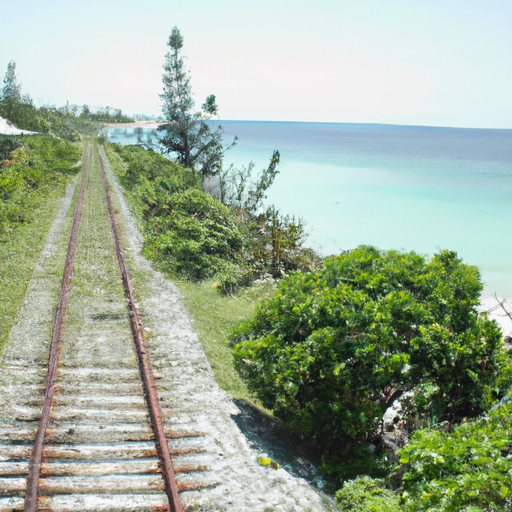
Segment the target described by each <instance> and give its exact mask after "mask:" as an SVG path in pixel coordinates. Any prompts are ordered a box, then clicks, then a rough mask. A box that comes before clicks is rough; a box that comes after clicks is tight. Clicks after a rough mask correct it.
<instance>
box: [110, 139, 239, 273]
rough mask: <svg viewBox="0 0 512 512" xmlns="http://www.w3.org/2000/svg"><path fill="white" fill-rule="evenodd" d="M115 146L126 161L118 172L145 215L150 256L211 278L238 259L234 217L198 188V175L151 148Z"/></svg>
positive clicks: (167, 266)
mask: <svg viewBox="0 0 512 512" xmlns="http://www.w3.org/2000/svg"><path fill="white" fill-rule="evenodd" d="M109 147H112V145H109ZM114 147H115V151H116V152H117V154H119V155H120V156H121V157H122V160H123V161H124V164H123V163H122V162H118V163H117V165H116V170H117V173H118V174H119V175H120V179H121V181H122V183H123V185H125V187H126V188H127V189H128V190H129V191H131V195H132V198H133V202H134V203H135V205H136V209H137V210H138V212H139V214H140V216H141V217H142V218H143V219H144V230H145V234H146V245H145V249H146V251H147V254H148V255H149V256H150V257H151V258H152V259H154V260H156V261H157V262H158V263H159V264H160V265H161V266H162V267H163V268H164V269H165V270H167V271H169V272H173V273H177V274H179V275H182V276H184V277H187V278H189V279H193V280H198V279H204V278H206V277H212V276H213V275H215V274H216V273H218V272H220V271H223V270H224V269H226V268H228V267H229V265H230V264H232V263H233V262H235V261H237V260H238V259H239V252H240V250H241V247H242V237H241V232H240V229H239V227H238V223H237V219H236V216H235V215H234V213H233V212H231V211H230V210H229V209H228V208H227V207H226V206H224V205H222V204H221V203H219V202H218V201H216V200H215V199H213V198H212V197H211V196H209V195H208V194H206V193H205V192H203V191H202V190H201V185H200V181H198V178H197V175H196V173H194V172H193V171H192V170H191V169H186V168H183V167H181V166H180V165H177V164H175V163H173V162H170V161H169V160H168V159H166V158H164V157H163V156H162V155H159V154H157V153H155V152H153V151H151V150H149V151H146V150H145V149H142V148H139V147H136V146H114ZM111 153H112V152H110V154H111Z"/></svg>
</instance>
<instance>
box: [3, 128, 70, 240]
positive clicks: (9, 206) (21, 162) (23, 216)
mask: <svg viewBox="0 0 512 512" xmlns="http://www.w3.org/2000/svg"><path fill="white" fill-rule="evenodd" d="M4 147H5V148H6V150H7V149H10V148H13V149H12V150H11V151H10V152H9V155H8V158H7V159H5V160H3V161H2V162H1V164H0V233H3V232H5V231H6V230H9V229H11V228H12V226H13V225H14V224H16V223H19V222H25V221H27V220H28V219H29V218H30V215H31V212H32V208H31V205H33V204H34V202H36V201H38V200H39V199H41V198H42V197H43V196H44V191H45V187H52V183H54V182H55V181H59V180H61V179H62V177H63V175H65V174H70V173H76V172H78V170H79V169H78V168H77V167H75V164H76V163H77V160H78V159H79V157H80V150H79V149H78V148H77V147H76V146H75V145H73V144H71V143H69V142H65V141H61V140H59V139H55V138H52V137H45V136H30V137H24V138H22V139H21V138H20V139H18V140H17V142H16V143H14V144H12V145H9V144H4ZM6 152H7V151H6Z"/></svg>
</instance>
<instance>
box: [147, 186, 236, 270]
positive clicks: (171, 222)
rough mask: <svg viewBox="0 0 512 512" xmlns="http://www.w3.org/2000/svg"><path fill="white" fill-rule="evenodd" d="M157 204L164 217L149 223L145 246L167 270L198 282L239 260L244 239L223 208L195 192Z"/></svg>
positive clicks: (203, 193)
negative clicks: (227, 264) (230, 262)
mask: <svg viewBox="0 0 512 512" xmlns="http://www.w3.org/2000/svg"><path fill="white" fill-rule="evenodd" d="M158 204H159V209H160V211H161V212H163V211H165V213H164V214H160V215H158V216H152V217H151V218H150V219H149V225H148V238H147V240H146V244H147V250H148V252H149V254H151V255H152V256H153V257H154V258H155V259H156V260H157V261H160V262H165V265H166V267H167V269H168V270H174V271H175V272H177V273H179V274H180V275H183V276H185V277H187V278H189V279H193V280H198V279H204V278H206V277H212V276H213V275H215V274H216V273H217V272H219V271H220V270H222V269H223V268H224V267H225V264H226V262H229V261H233V260H236V258H237V253H238V252H239V251H240V249H241V246H242V237H241V234H240V230H239V229H238V226H237V223H236V220H235V218H234V215H233V214H232V213H231V212H230V211H229V210H228V209H227V208H226V207H225V206H224V205H222V204H220V203H219V202H218V201H216V200H215V199H213V198H212V197H211V196H209V195H208V194H206V193H205V192H202V191H200V190H197V189H193V188H191V189H188V190H186V191H185V192H177V193H174V194H172V195H169V197H168V200H167V201H166V202H165V203H162V202H159V203H158Z"/></svg>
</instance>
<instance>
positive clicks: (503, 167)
mask: <svg viewBox="0 0 512 512" xmlns="http://www.w3.org/2000/svg"><path fill="white" fill-rule="evenodd" d="M222 125H223V126H224V130H225V133H226V137H227V139H229V138H230V137H232V136H234V135H238V137H239V142H238V145H237V146H236V147H234V148H233V149H231V150H230V151H228V152H227V154H226V158H225V164H229V163H234V164H235V165H247V164H248V163H249V161H251V160H252V161H254V162H255V163H256V169H258V170H259V169H261V168H263V167H264V166H265V165H266V164H267V163H268V160H269V158H270V156H271V154H272V150H273V149H279V151H280V152H281V161H282V164H281V166H280V174H279V175H278V176H277V178H276V181H275V183H274V185H273V187H272V188H271V190H270V191H269V193H268V198H267V204H268V205H269V204H275V205H276V206H277V207H278V208H279V209H280V210H281V211H282V212H283V213H293V214H296V215H299V216H301V217H303V218H304V219H305V220H306V221H307V224H308V227H309V230H310V232H311V236H310V239H309V245H311V246H312V247H314V248H316V249H317V250H319V251H320V252H322V253H323V254H333V253H337V252H339V251H341V250H344V249H350V248H353V247H355V246H357V245H359V244H373V245H376V246H377V247H380V248H382V249H390V248H397V249H404V250H415V251H418V252H420V253H423V254H427V255H429V254H432V253H433V252H435V251H437V250H438V249H444V248H446V249H452V250H455V251H457V252H458V253H459V255H460V256H461V257H462V258H463V259H464V261H465V262H467V263H470V264H475V265H478V266H479V268H480V270H481V272H482V277H483V280H484V282H485V291H486V292H487V293H494V292H497V293H498V294H499V295H502V296H506V297H509V296H511V295H512V237H511V236H510V235H509V227H510V222H511V220H512V130H476V129H454V128H429V127H410V126H389V125H362V124H359V125H358V124H327V123H279V122H242V121H223V122H222ZM118 135H119V133H118ZM145 136H146V134H144V137H145ZM120 139H123V140H118V141H120V142H123V141H126V142H129V141H130V138H129V137H128V138H126V139H125V138H123V137H121V138H120ZM113 140H115V139H113Z"/></svg>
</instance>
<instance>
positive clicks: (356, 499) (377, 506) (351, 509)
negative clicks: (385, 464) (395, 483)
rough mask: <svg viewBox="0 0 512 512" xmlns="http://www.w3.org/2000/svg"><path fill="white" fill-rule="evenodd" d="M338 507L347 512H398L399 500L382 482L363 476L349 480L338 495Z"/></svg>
mask: <svg viewBox="0 0 512 512" xmlns="http://www.w3.org/2000/svg"><path fill="white" fill-rule="evenodd" d="M336 505H337V507H338V509H339V510H342V511H346V512H396V511H397V510H399V508H400V507H399V505H398V498H397V497H396V495H395V494H394V493H393V492H392V491H390V490H389V489H386V487H385V485H384V482H383V481H382V480H376V479H373V478H370V477H368V476H362V477H359V478H356V479H355V480H349V481H347V482H345V483H344V484H343V488H342V489H341V490H339V491H338V492H337V493H336Z"/></svg>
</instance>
